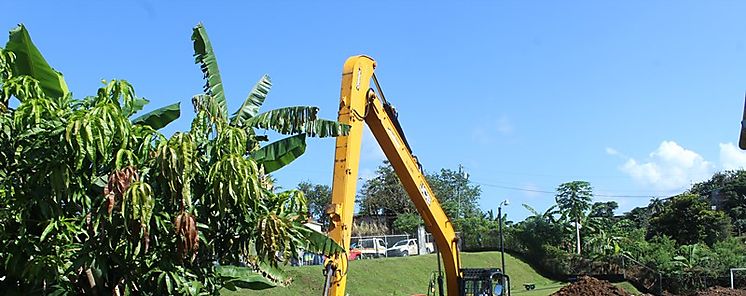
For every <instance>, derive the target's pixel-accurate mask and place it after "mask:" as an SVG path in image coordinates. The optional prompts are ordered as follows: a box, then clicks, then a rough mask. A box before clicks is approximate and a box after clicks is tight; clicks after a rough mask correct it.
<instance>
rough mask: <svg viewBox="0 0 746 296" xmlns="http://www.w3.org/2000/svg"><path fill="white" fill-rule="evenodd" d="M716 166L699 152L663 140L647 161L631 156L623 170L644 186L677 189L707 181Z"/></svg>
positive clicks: (658, 188)
mask: <svg viewBox="0 0 746 296" xmlns="http://www.w3.org/2000/svg"><path fill="white" fill-rule="evenodd" d="M607 152H608V151H607ZM714 168H715V166H714V165H713V164H712V163H711V162H708V161H706V160H705V159H704V158H703V157H702V156H701V155H699V154H697V153H696V152H694V151H691V150H687V149H685V148H683V147H681V146H679V144H677V143H676V142H674V141H663V142H662V143H661V144H660V146H658V149H656V150H655V151H653V152H651V153H650V155H649V156H648V159H647V160H645V161H643V162H640V161H638V160H636V159H634V158H629V159H628V160H627V162H625V163H624V165H622V166H621V168H620V169H621V170H622V171H623V172H625V173H627V174H628V175H630V176H631V177H632V178H633V179H634V180H635V181H637V182H639V183H641V184H643V185H646V186H651V187H653V188H655V189H657V190H675V189H679V188H683V187H686V186H688V185H689V184H690V183H691V182H698V181H702V180H706V179H707V178H709V177H710V176H711V175H712V172H713V170H714Z"/></svg>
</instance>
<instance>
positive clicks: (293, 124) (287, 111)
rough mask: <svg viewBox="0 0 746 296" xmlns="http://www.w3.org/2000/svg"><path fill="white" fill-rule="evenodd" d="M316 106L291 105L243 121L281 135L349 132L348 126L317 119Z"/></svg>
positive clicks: (324, 134)
mask: <svg viewBox="0 0 746 296" xmlns="http://www.w3.org/2000/svg"><path fill="white" fill-rule="evenodd" d="M318 111H319V108H318V107H312V106H293V107H284V108H278V109H274V110H270V111H267V112H263V113H260V114H258V115H256V116H254V117H252V118H249V119H247V120H245V121H244V125H245V126H247V127H253V128H260V129H270V130H274V131H276V132H278V133H281V134H283V135H297V134H305V135H306V136H309V137H319V138H324V137H337V136H344V135H347V134H348V133H349V130H350V126H349V125H345V124H341V123H339V122H336V121H332V120H326V119H319V118H318V117H317V113H318Z"/></svg>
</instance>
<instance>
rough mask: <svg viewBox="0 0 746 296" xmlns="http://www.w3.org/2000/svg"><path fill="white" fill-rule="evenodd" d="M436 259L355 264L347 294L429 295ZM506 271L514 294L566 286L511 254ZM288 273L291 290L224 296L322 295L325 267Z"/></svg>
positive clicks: (473, 256) (476, 258)
mask: <svg viewBox="0 0 746 296" xmlns="http://www.w3.org/2000/svg"><path fill="white" fill-rule="evenodd" d="M436 260H437V259H436V257H435V255H433V254H430V255H423V256H411V257H404V258H383V259H374V260H357V261H352V262H350V270H349V273H348V279H347V294H348V295H350V296H365V295H411V294H417V293H422V294H424V293H426V292H427V286H428V282H429V278H430V274H431V273H432V272H433V271H435V270H437V268H438V265H437V264H438V263H437V261H436ZM461 260H462V265H463V266H464V267H499V266H500V253H498V252H480V253H461ZM505 269H506V270H507V273H508V275H509V276H510V278H511V280H512V282H513V283H512V287H511V288H512V289H511V291H512V293H511V294H513V295H517V296H543V295H549V294H551V293H553V292H555V291H557V290H559V288H561V287H562V285H563V283H560V282H556V281H552V280H550V279H547V278H545V277H543V276H541V275H539V274H538V273H537V272H536V271H535V270H534V269H533V268H531V266H529V265H528V264H526V263H525V262H523V261H521V260H519V259H517V258H515V257H512V256H510V255H506V256H505ZM286 270H287V272H288V274H290V276H291V277H293V283H292V284H291V285H290V286H288V287H282V288H271V289H266V290H261V291H250V290H238V291H227V290H223V292H222V295H226V296H238V295H246V296H248V295H270V296H271V295H321V294H322V293H321V292H322V291H321V290H322V288H323V285H324V276H323V275H322V267H321V266H303V267H287V268H286ZM523 283H535V284H536V290H532V291H526V290H525V289H524V288H523ZM625 288H627V287H626V286H625ZM632 292H636V291H632Z"/></svg>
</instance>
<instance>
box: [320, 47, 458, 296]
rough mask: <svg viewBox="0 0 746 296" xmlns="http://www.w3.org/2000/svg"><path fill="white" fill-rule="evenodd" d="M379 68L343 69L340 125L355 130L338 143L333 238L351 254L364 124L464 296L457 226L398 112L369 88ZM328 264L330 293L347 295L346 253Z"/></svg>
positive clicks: (452, 288)
mask: <svg viewBox="0 0 746 296" xmlns="http://www.w3.org/2000/svg"><path fill="white" fill-rule="evenodd" d="M375 66H376V62H375V61H374V60H373V59H372V58H370V57H367V56H353V57H350V58H349V59H347V61H346V62H345V64H344V69H343V71H342V89H341V96H340V105H339V118H338V121H339V122H340V123H344V124H349V125H350V126H351V129H350V133H349V135H347V136H342V137H338V138H337V142H336V151H335V156H334V180H333V183H332V202H331V205H330V206H329V208H328V209H327V213H328V214H329V216H330V218H331V219H330V220H331V225H330V231H329V236H330V237H331V238H332V239H334V240H335V241H336V242H337V243H339V244H340V245H341V246H342V247H344V248H345V250H349V248H350V238H351V234H352V216H353V212H354V205H355V193H356V191H357V190H356V188H357V186H356V185H357V179H358V167H359V164H360V146H361V142H362V135H363V122H365V123H366V124H367V125H368V127H369V128H370V130H371V132H372V133H373V135H374V136H375V138H376V140H377V141H378V143H379V145H380V146H381V148H382V150H383V152H384V154H385V155H386V158H388V160H389V162H391V165H392V166H393V168H394V171H396V174H397V175H398V176H399V179H400V180H401V183H402V185H404V189H405V190H406V191H407V193H408V194H409V197H410V198H411V199H412V202H413V203H414V205H415V207H416V208H417V211H418V212H419V213H420V215H421V216H422V219H423V220H424V222H425V226H426V227H427V229H428V230H429V231H430V232H431V233H432V234H433V237H434V239H435V243H436V245H437V248H438V251H439V252H440V256H442V258H443V266H444V269H445V275H446V284H447V291H448V295H451V296H456V295H459V278H460V276H461V274H460V273H461V262H460V258H459V253H458V249H457V238H456V233H455V230H454V226H453V224H452V223H451V221H450V220H449V219H448V217H447V216H446V214H445V212H444V211H443V208H441V206H440V203H439V202H438V200H437V199H436V198H435V195H434V194H433V192H432V190H431V189H430V186H429V184H428V183H427V181H426V179H425V176H424V175H423V174H422V171H421V170H420V167H419V164H418V162H417V160H416V159H415V158H414V156H413V155H412V153H411V151H410V149H409V147H408V144H407V143H406V139H405V138H404V136H403V134H402V132H401V128H400V126H399V124H398V120H397V119H396V112H395V111H393V109H392V108H391V107H390V106H388V105H387V103H385V102H384V101H382V100H381V99H380V98H379V97H378V96H377V94H376V93H375V91H373V89H371V88H370V82H371V79H372V78H374V69H375ZM326 264H327V265H326V272H327V273H328V274H327V283H326V286H325V288H324V289H325V291H324V292H325V295H333V296H344V295H345V288H346V280H347V268H348V266H347V257H346V255H345V254H340V255H337V256H334V257H332V258H330V259H329V260H328V261H327V263H326Z"/></svg>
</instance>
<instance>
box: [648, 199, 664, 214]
mask: <svg viewBox="0 0 746 296" xmlns="http://www.w3.org/2000/svg"><path fill="white" fill-rule="evenodd" d="M664 206H665V203H664V201H663V200H662V199H660V198H657V197H653V198H651V199H650V204H649V205H648V209H650V213H651V214H652V215H655V214H658V213H660V212H662V211H663V207H664Z"/></svg>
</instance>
